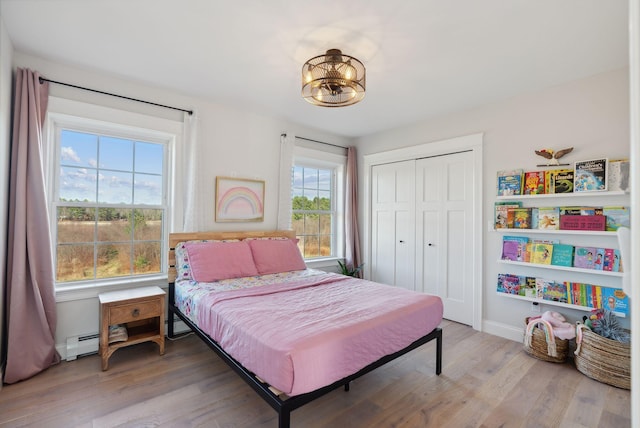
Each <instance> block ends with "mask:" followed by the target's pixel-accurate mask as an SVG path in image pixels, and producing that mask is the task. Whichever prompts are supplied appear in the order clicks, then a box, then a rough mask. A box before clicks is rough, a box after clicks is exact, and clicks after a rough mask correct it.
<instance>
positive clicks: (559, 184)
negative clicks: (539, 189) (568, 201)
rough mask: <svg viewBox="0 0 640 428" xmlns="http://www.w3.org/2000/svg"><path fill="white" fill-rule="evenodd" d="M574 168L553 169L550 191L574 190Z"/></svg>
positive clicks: (566, 191) (568, 191) (563, 191)
mask: <svg viewBox="0 0 640 428" xmlns="http://www.w3.org/2000/svg"><path fill="white" fill-rule="evenodd" d="M573 173H574V171H573V170H572V169H558V170H555V171H551V173H550V180H551V183H550V184H549V190H550V193H572V192H573Z"/></svg>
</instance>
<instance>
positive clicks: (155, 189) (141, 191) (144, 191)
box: [133, 174, 162, 205]
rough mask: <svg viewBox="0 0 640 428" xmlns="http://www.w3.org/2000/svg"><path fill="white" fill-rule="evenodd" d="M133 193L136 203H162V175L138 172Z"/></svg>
mask: <svg viewBox="0 0 640 428" xmlns="http://www.w3.org/2000/svg"><path fill="white" fill-rule="evenodd" d="M133 195H134V198H133V203H134V204H140V205H162V176H161V175H149V174H136V175H135V184H134V188H133Z"/></svg>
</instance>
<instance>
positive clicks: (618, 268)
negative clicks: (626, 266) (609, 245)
mask: <svg viewBox="0 0 640 428" xmlns="http://www.w3.org/2000/svg"><path fill="white" fill-rule="evenodd" d="M611 271H612V272H622V260H621V259H620V250H615V249H614V250H613V267H612V268H611Z"/></svg>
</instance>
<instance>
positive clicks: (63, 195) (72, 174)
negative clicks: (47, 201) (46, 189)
mask: <svg viewBox="0 0 640 428" xmlns="http://www.w3.org/2000/svg"><path fill="white" fill-rule="evenodd" d="M97 176H98V171H97V170H95V169H92V168H72V167H60V178H59V180H58V182H59V183H60V185H59V198H60V199H59V200H60V201H73V202H95V201H96V179H97Z"/></svg>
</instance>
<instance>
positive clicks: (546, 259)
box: [531, 243, 553, 265]
mask: <svg viewBox="0 0 640 428" xmlns="http://www.w3.org/2000/svg"><path fill="white" fill-rule="evenodd" d="M552 257H553V244H540V243H537V244H536V243H534V244H533V253H532V254H531V263H537V264H542V265H550V264H551V258H552Z"/></svg>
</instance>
